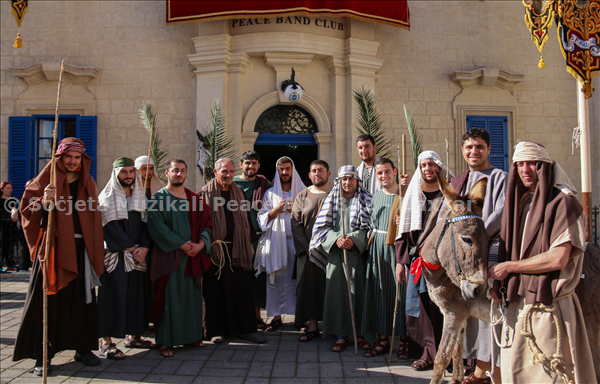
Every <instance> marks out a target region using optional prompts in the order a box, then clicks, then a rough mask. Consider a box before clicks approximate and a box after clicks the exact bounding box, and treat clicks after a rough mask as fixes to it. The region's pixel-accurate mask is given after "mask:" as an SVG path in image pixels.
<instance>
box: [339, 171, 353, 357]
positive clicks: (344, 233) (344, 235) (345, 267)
mask: <svg viewBox="0 0 600 384" xmlns="http://www.w3.org/2000/svg"><path fill="white" fill-rule="evenodd" d="M341 183H342V181H341V180H340V204H339V209H340V220H341V222H342V237H346V223H345V222H344V204H343V200H342V199H343V197H342V186H341ZM343 251H344V269H345V270H346V282H347V283H348V299H349V300H350V315H351V318H352V332H353V333H354V354H355V355H358V339H357V337H356V320H355V319H354V302H353V301H352V287H351V286H350V268H348V250H346V249H344V250H343Z"/></svg>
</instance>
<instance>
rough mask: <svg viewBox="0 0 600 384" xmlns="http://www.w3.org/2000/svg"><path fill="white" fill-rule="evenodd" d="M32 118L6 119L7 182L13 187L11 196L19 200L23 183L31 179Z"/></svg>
mask: <svg viewBox="0 0 600 384" xmlns="http://www.w3.org/2000/svg"><path fill="white" fill-rule="evenodd" d="M32 124H33V118H31V117H29V116H10V117H9V118H8V181H10V182H11V183H12V185H13V194H12V195H13V196H14V197H17V198H20V197H21V196H22V195H23V191H25V183H26V182H27V180H29V179H31V178H32V177H33V176H34V175H32V172H31V168H32V166H33V159H32V158H31V141H32V140H31V133H32Z"/></svg>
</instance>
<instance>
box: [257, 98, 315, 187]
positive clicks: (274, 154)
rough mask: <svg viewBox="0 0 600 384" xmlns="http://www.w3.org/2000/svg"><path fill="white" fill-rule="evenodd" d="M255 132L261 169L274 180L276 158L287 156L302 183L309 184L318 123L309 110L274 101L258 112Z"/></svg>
mask: <svg viewBox="0 0 600 384" xmlns="http://www.w3.org/2000/svg"><path fill="white" fill-rule="evenodd" d="M254 132H258V137H257V139H256V142H255V143H254V150H255V151H256V152H258V154H259V155H260V157H261V167H260V173H262V174H263V175H265V176H266V177H267V178H268V179H269V180H273V178H274V177H275V172H276V169H275V163H276V162H277V159H279V158H280V157H282V156H288V157H289V158H291V159H292V160H293V161H294V164H295V166H296V170H297V171H298V174H300V177H301V178H302V181H303V182H304V184H305V185H311V182H310V179H309V178H308V171H309V167H310V163H311V162H312V161H313V160H315V159H317V158H318V154H319V153H318V146H317V143H316V141H315V138H314V134H315V133H316V132H317V125H316V123H315V120H314V119H313V117H312V116H311V115H310V113H308V112H307V111H306V110H305V109H303V108H301V107H298V106H296V105H275V106H273V107H271V108H269V109H267V110H266V111H264V112H263V113H262V114H261V115H260V116H259V118H258V119H257V120H256V124H255V126H254Z"/></svg>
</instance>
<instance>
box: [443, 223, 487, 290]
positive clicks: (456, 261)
mask: <svg viewBox="0 0 600 384" xmlns="http://www.w3.org/2000/svg"><path fill="white" fill-rule="evenodd" d="M465 219H479V220H483V219H482V218H481V216H477V215H463V216H459V217H455V218H453V219H451V218H450V213H448V216H446V224H445V225H444V229H442V233H441V234H440V238H439V240H438V242H437V245H436V247H435V254H436V256H437V254H438V249H439V247H440V244H441V243H442V239H443V238H444V236H445V235H446V230H447V229H448V227H450V232H451V237H452V251H453V252H454V263H455V264H456V273H458V277H459V278H460V280H466V281H468V282H470V283H472V284H477V285H481V284H485V283H487V280H482V281H478V280H471V279H470V278H469V277H467V276H465V274H464V273H462V270H461V268H460V263H459V262H458V256H457V253H456V242H455V240H454V223H456V222H457V221H461V220H465ZM438 258H439V256H438Z"/></svg>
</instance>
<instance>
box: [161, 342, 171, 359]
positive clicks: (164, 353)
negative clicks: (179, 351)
mask: <svg viewBox="0 0 600 384" xmlns="http://www.w3.org/2000/svg"><path fill="white" fill-rule="evenodd" d="M158 353H160V354H161V355H162V356H163V357H173V347H165V346H164V345H161V346H159V347H158Z"/></svg>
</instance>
